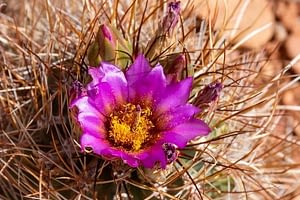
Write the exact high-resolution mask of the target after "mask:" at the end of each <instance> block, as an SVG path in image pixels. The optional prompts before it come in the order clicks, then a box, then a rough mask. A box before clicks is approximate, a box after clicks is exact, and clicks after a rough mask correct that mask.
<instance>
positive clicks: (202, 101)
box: [194, 82, 223, 108]
mask: <svg viewBox="0 0 300 200" xmlns="http://www.w3.org/2000/svg"><path fill="white" fill-rule="evenodd" d="M222 89H223V85H222V83H218V82H217V83H211V84H209V85H207V86H205V87H204V89H202V90H201V91H200V92H199V93H198V95H197V97H196V100H195V103H194V105H197V106H198V107H200V108H203V107H204V108H205V107H208V106H209V104H210V103H213V102H215V101H216V100H217V99H218V97H219V96H220V92H221V90H222Z"/></svg>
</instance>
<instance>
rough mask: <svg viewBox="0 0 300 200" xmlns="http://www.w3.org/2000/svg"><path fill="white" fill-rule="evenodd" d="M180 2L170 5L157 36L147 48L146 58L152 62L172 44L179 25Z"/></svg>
mask: <svg viewBox="0 0 300 200" xmlns="http://www.w3.org/2000/svg"><path fill="white" fill-rule="evenodd" d="M180 11H181V9H180V1H177V2H171V3H169V4H168V12H167V14H166V15H165V16H164V18H163V20H162V22H161V23H160V25H159V27H158V29H157V31H156V34H155V36H154V37H153V38H152V39H151V40H150V41H149V42H148V44H147V47H146V56H147V57H148V58H150V60H152V59H153V58H155V57H157V56H158V55H160V54H161V52H165V48H166V47H168V46H170V44H171V42H170V41H171V40H170V39H172V38H171V36H172V34H173V31H174V29H175V27H176V25H177V24H178V21H179V17H180Z"/></svg>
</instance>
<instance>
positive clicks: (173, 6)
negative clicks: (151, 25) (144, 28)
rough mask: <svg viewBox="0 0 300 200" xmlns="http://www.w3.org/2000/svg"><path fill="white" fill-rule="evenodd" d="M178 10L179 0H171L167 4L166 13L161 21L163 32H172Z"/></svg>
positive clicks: (177, 18) (177, 16)
mask: <svg viewBox="0 0 300 200" xmlns="http://www.w3.org/2000/svg"><path fill="white" fill-rule="evenodd" d="M180 11H181V9H180V1H177V2H171V3H169V4H168V13H167V14H166V16H165V17H164V19H163V21H162V33H163V34H168V35H170V34H172V32H173V30H174V28H175V27H176V25H177V23H178V21H179V15H180Z"/></svg>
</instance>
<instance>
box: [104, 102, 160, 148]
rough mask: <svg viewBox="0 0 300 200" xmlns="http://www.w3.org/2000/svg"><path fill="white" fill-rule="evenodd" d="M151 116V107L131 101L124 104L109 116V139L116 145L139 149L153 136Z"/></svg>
mask: <svg viewBox="0 0 300 200" xmlns="http://www.w3.org/2000/svg"><path fill="white" fill-rule="evenodd" d="M151 116H152V112H151V110H150V108H147V107H146V108H141V106H140V105H134V104H131V103H128V104H125V105H123V106H122V107H121V108H119V109H117V110H115V111H114V112H113V113H112V114H111V115H110V116H109V117H110V119H109V120H108V140H109V141H110V142H111V143H112V144H113V146H115V147H121V148H123V149H125V150H127V151H133V152H136V151H139V150H140V149H141V147H142V145H143V144H144V143H145V142H147V141H149V139H150V138H151V134H150V131H151V129H153V128H154V125H153V123H152V121H151V120H150V118H151Z"/></svg>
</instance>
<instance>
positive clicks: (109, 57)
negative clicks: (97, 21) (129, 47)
mask: <svg viewBox="0 0 300 200" xmlns="http://www.w3.org/2000/svg"><path fill="white" fill-rule="evenodd" d="M96 42H98V44H99V54H100V57H101V60H103V61H107V62H113V61H114V59H115V54H116V49H115V48H116V39H115V37H114V36H113V34H112V32H111V30H110V28H109V27H108V26H106V25H105V24H102V25H100V27H99V31H98V33H97V36H96Z"/></svg>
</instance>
